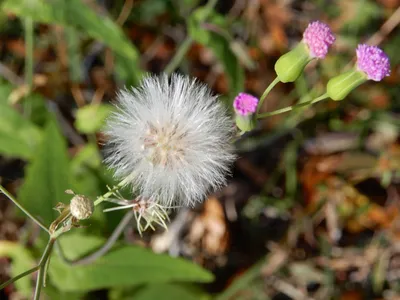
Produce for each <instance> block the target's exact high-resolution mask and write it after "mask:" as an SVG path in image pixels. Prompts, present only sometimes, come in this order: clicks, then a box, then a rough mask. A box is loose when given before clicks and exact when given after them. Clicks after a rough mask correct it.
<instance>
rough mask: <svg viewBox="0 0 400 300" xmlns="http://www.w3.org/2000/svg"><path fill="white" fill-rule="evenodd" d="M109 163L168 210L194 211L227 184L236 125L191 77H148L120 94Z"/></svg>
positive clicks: (110, 131) (110, 135) (110, 125)
mask: <svg viewBox="0 0 400 300" xmlns="http://www.w3.org/2000/svg"><path fill="white" fill-rule="evenodd" d="M116 107H117V111H116V112H115V113H114V114H113V115H112V116H111V117H110V118H109V119H108V121H107V125H106V130H105V133H106V135H107V136H108V138H109V140H108V146H107V148H106V151H107V158H106V162H107V163H108V165H109V166H110V167H111V168H113V169H114V171H115V175H116V177H118V178H119V179H126V178H129V179H130V183H131V184H132V187H133V189H134V190H136V189H138V191H139V193H140V195H141V196H142V197H146V198H152V199H157V201H158V203H160V204H162V205H164V206H193V205H194V204H195V203H196V202H200V201H202V200H203V199H204V197H205V196H206V194H207V193H208V192H211V191H213V190H215V189H217V188H219V187H220V186H221V185H224V184H225V180H226V179H225V178H226V175H227V174H228V173H229V168H230V165H231V163H232V161H233V160H234V158H235V156H234V155H233V147H232V144H231V137H232V134H233V128H234V126H233V123H232V121H231V119H230V118H229V117H228V115H227V112H226V109H225V108H224V107H223V105H222V103H220V102H219V101H218V99H217V97H216V96H213V95H212V94H211V92H210V90H209V89H208V88H207V87H206V86H205V85H203V84H200V83H198V82H197V81H196V80H193V79H190V78H189V77H186V76H181V75H176V74H175V75H172V76H171V77H170V78H168V76H167V75H161V76H149V77H146V78H145V79H144V80H143V81H142V84H141V86H140V87H139V88H133V89H132V90H123V91H121V92H120V93H119V94H118V103H117V104H116Z"/></svg>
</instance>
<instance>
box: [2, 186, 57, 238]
mask: <svg viewBox="0 0 400 300" xmlns="http://www.w3.org/2000/svg"><path fill="white" fill-rule="evenodd" d="M0 191H1V192H2V193H3V194H4V195H6V197H7V198H8V199H10V200H11V201H12V202H13V203H14V204H15V205H16V206H17V207H18V208H19V209H20V210H22V211H23V212H24V214H26V215H27V216H28V217H29V218H31V219H32V221H34V222H35V223H36V224H37V225H39V226H40V227H41V228H42V229H43V230H45V231H46V232H47V233H50V232H49V229H48V228H47V227H46V226H45V225H44V224H43V223H42V222H40V221H39V220H38V219H37V218H35V217H34V216H33V215H31V213H30V212H29V211H27V210H26V209H25V208H24V207H23V206H22V205H21V204H20V203H19V202H18V201H17V200H16V199H15V198H14V196H13V195H11V194H10V193H9V192H8V191H7V190H6V189H5V188H4V187H3V186H2V185H1V184H0Z"/></svg>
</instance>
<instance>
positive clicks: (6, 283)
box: [0, 265, 40, 290]
mask: <svg viewBox="0 0 400 300" xmlns="http://www.w3.org/2000/svg"><path fill="white" fill-rule="evenodd" d="M39 268H40V266H39V265H37V266H36V267H33V268H32V269H29V270H28V271H25V272H23V273H21V274H19V275H17V276H15V277H13V278H11V279H10V280H7V281H6V282H4V283H2V284H1V285H0V290H2V289H3V288H5V287H6V286H7V285H9V284H11V283H13V282H15V281H17V280H19V279H21V278H22V277H25V276H28V275H29V274H31V273H33V272H36V271H37V270H38V269H39Z"/></svg>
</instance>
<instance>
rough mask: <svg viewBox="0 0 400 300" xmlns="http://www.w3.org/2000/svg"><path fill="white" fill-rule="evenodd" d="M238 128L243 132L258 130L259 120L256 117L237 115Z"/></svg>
mask: <svg viewBox="0 0 400 300" xmlns="http://www.w3.org/2000/svg"><path fill="white" fill-rule="evenodd" d="M235 121H236V126H237V127H238V128H239V129H240V130H241V131H242V132H247V131H251V130H253V129H254V128H256V125H257V120H256V118H255V115H254V114H253V115H248V116H241V115H236V119H235Z"/></svg>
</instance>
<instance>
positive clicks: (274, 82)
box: [257, 77, 280, 114]
mask: <svg viewBox="0 0 400 300" xmlns="http://www.w3.org/2000/svg"><path fill="white" fill-rule="evenodd" d="M279 82H280V80H279V78H278V77H276V78H275V79H274V81H272V82H271V83H270V84H269V86H268V87H267V88H266V89H265V91H264V93H263V94H262V95H261V98H260V102H258V105H257V114H258V113H259V111H260V109H261V107H262V105H263V103H264V100H265V98H266V97H267V96H268V94H269V92H270V91H271V90H272V89H273V88H274V86H275V85H277V84H278V83H279Z"/></svg>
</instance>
